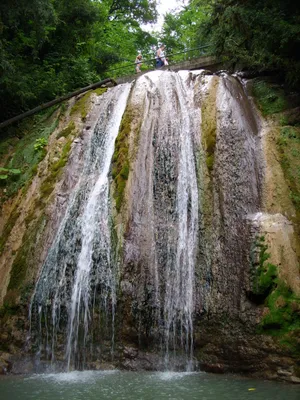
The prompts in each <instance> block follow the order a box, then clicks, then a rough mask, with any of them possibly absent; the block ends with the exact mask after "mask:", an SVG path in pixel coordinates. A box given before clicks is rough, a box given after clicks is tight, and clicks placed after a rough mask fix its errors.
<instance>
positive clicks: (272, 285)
mask: <svg viewBox="0 0 300 400" xmlns="http://www.w3.org/2000/svg"><path fill="white" fill-rule="evenodd" d="M255 246H256V248H258V249H259V265H258V268H256V271H255V274H254V279H253V289H252V290H253V293H254V294H255V295H256V296H258V298H259V299H260V300H262V301H263V302H264V306H265V307H267V308H268V312H267V313H266V314H265V315H264V317H263V318H262V320H261V322H260V323H259V325H258V328H257V332H258V333H260V334H267V335H271V336H276V337H278V338H280V342H279V343H280V344H281V345H283V346H288V347H289V348H290V349H292V351H293V352H294V353H299V354H300V342H299V343H298V341H297V340H296V338H297V332H298V331H299V332H300V299H299V297H297V296H296V295H295V293H293V291H292V290H291V288H290V287H289V286H287V285H286V283H284V282H283V281H282V280H281V279H280V278H279V277H278V269H277V266H276V265H273V264H271V263H268V262H267V260H268V259H269V257H270V254H269V253H267V248H268V246H267V245H266V244H265V238H264V237H263V236H262V237H260V238H258V239H257V241H256V244H255Z"/></svg>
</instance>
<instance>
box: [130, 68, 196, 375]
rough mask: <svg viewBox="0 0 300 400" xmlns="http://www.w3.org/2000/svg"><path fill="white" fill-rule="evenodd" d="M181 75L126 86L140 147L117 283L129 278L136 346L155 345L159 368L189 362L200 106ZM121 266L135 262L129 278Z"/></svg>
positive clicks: (144, 79)
mask: <svg viewBox="0 0 300 400" xmlns="http://www.w3.org/2000/svg"><path fill="white" fill-rule="evenodd" d="M190 78H191V76H190V74H189V73H188V72H186V71H185V72H184V71H182V72H180V73H161V72H157V71H156V72H152V73H149V74H147V75H146V76H144V77H142V78H140V79H139V80H138V81H137V83H136V85H135V86H134V88H133V91H132V96H131V99H132V100H131V101H132V106H134V107H135V108H138V109H139V113H140V115H141V120H142V123H141V129H140V132H139V148H138V152H137V156H136V161H135V163H134V166H133V176H132V181H131V196H130V198H131V199H132V201H129V203H130V204H129V205H128V208H129V214H130V216H129V220H130V227H129V231H128V232H127V234H126V240H125V246H124V248H125V260H124V262H125V266H124V269H125V273H124V277H123V281H124V282H127V280H128V281H131V282H132V281H133V285H134V289H133V295H132V297H133V302H134V304H136V308H135V311H136V314H137V316H136V318H137V320H138V322H137V323H138V325H139V327H140V328H139V336H140V342H144V343H146V344H147V343H148V342H149V341H151V337H155V341H156V342H157V343H158V342H160V343H161V351H162V354H163V355H164V360H165V362H164V363H165V368H173V366H174V364H175V363H176V361H175V358H176V353H178V355H179V356H180V355H181V356H182V353H183V355H184V359H185V361H184V362H183V363H182V362H181V365H183V364H186V366H188V365H190V367H191V360H192V359H193V314H194V306H195V299H194V284H195V279H194V274H195V263H196V257H197V252H198V249H197V247H198V246H197V245H198V240H199V238H198V235H199V223H198V218H199V196H198V185H197V171H196V158H195V154H196V152H197V145H198V146H199V137H200V109H199V107H198V106H196V105H195V104H194V95H193V90H194V83H193V81H192V80H191V79H190ZM126 265H130V266H132V265H134V266H135V270H134V272H133V275H136V276H138V277H139V279H138V284H137V285H136V282H134V280H133V279H132V276H130V274H131V275H132V272H131V273H130V274H127V272H126Z"/></svg>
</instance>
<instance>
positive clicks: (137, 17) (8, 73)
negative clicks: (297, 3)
mask: <svg viewBox="0 0 300 400" xmlns="http://www.w3.org/2000/svg"><path fill="white" fill-rule="evenodd" d="M155 6H156V2H155V1H154V0H130V1H127V0H121V1H113V0H103V1H101V2H100V1H93V0H74V1H72V2H70V1H68V0H33V1H30V2H28V1H25V0H20V1H18V2H14V1H10V0H3V1H1V4H0V33H1V35H0V121H3V120H5V119H8V118H10V117H12V116H14V115H17V114H20V113H21V112H23V111H26V110H28V109H30V108H33V107H35V106H37V105H39V104H41V103H43V102H46V101H49V100H52V99H53V98H55V97H57V96H60V95H63V94H65V93H68V92H71V91H72V90H75V89H76V88H78V87H84V86H87V85H88V84H90V83H93V82H96V81H98V80H100V79H101V78H103V75H104V74H105V71H106V70H107V69H108V68H111V67H112V66H113V64H116V66H119V65H120V64H122V62H124V61H125V62H127V63H128V61H131V62H133V61H134V59H135V56H136V54H137V51H138V50H143V46H147V45H148V43H149V39H151V38H152V37H151V35H150V34H148V33H146V32H143V31H142V29H141V28H140V27H139V24H138V23H142V22H143V23H145V22H153V21H155V20H156V16H157V15H156V14H157V13H156V8H155Z"/></svg>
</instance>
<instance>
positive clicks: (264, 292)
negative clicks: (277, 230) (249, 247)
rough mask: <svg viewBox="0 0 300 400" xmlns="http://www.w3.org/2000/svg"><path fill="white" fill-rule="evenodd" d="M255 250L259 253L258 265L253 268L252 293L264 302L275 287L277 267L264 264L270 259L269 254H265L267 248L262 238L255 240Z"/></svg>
mask: <svg viewBox="0 0 300 400" xmlns="http://www.w3.org/2000/svg"><path fill="white" fill-rule="evenodd" d="M255 249H256V250H258V251H259V253H258V260H259V264H258V267H256V268H255V272H254V276H253V281H252V292H253V293H254V295H256V296H259V297H260V299H262V300H264V299H265V298H266V297H267V296H268V295H269V293H270V292H271V291H272V289H273V288H274V286H275V285H276V278H277V267H276V265H273V264H270V263H267V262H266V261H267V260H268V259H269V258H270V254H269V253H267V249H268V246H267V245H266V244H265V238H264V236H261V237H259V238H258V239H256V242H255Z"/></svg>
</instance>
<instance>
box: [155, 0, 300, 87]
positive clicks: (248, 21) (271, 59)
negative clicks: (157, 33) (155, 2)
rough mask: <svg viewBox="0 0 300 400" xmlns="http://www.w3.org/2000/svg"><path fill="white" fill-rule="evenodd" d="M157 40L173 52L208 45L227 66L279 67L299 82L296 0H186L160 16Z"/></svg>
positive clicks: (277, 69)
mask: <svg viewBox="0 0 300 400" xmlns="http://www.w3.org/2000/svg"><path fill="white" fill-rule="evenodd" d="M162 40H164V41H165V42H166V43H167V46H168V47H169V48H170V49H171V50H172V51H174V50H175V52H176V51H180V50H183V49H186V48H193V47H197V46H201V45H205V44H210V45H211V49H210V51H211V52H212V53H213V54H216V55H217V56H218V57H222V58H223V60H224V61H226V62H227V64H228V65H229V66H235V65H238V66H240V67H246V68H247V69H252V70H253V71H255V72H260V71H268V72H277V73H278V72H279V73H280V75H281V77H282V78H283V79H284V81H285V82H286V83H288V84H289V85H290V86H293V87H298V88H299V87H300V3H299V2H297V1H294V0H261V1H257V0H190V1H189V3H188V5H186V6H185V7H184V8H183V9H182V10H181V11H180V12H179V13H177V14H174V13H170V14H168V15H167V16H166V18H165V24H164V27H163V34H162Z"/></svg>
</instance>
